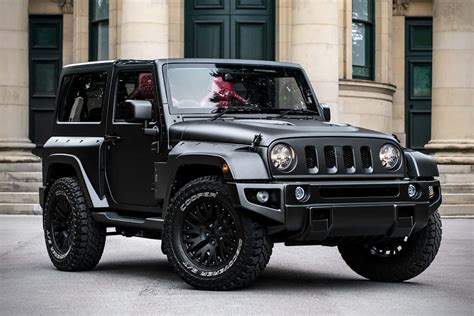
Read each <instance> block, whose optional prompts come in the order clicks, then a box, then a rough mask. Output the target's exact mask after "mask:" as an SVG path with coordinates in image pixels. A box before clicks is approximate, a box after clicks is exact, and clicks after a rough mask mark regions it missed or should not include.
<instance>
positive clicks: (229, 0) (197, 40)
mask: <svg viewBox="0 0 474 316" xmlns="http://www.w3.org/2000/svg"><path fill="white" fill-rule="evenodd" d="M185 14H186V20H185V57H193V58H245V59H263V60H274V59H275V9H274V1H272V0H220V1H218V0H217V1H216V0H186V13H185Z"/></svg>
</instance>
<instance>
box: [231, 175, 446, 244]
mask: <svg viewBox="0 0 474 316" xmlns="http://www.w3.org/2000/svg"><path fill="white" fill-rule="evenodd" d="M410 184H413V185H415V186H416V188H417V190H418V195H417V196H416V198H410V197H409V195H408V186H409V185H410ZM231 185H232V187H233V188H234V190H235V193H236V195H237V199H236V206H237V207H241V208H244V209H246V210H248V211H251V212H253V213H257V214H259V215H261V216H264V217H266V218H269V219H271V220H273V221H274V222H275V223H277V224H276V225H275V226H273V227H272V229H271V233H272V232H275V234H276V235H277V236H279V238H281V239H282V240H281V241H286V242H288V243H290V244H291V243H294V244H298V243H301V244H304V243H308V242H309V243H310V242H313V241H314V242H322V241H325V240H330V239H336V238H340V237H357V236H386V237H398V236H408V235H410V234H411V233H412V232H416V231H418V230H420V229H422V228H423V227H425V226H426V224H427V222H428V218H429V216H430V215H431V214H432V213H433V212H434V211H436V210H437V209H438V207H439V205H440V204H441V189H440V186H439V181H437V180H426V181H425V180H408V179H406V180H390V181H320V182H288V183H278V182H272V183H232V184H231ZM298 186H300V187H302V188H304V189H305V191H306V192H307V197H306V198H305V199H304V201H303V202H299V201H297V200H296V198H295V188H296V187H298ZM262 190H266V191H268V192H270V196H273V197H274V198H273V203H270V202H268V203H259V202H258V201H257V200H256V199H255V198H253V197H252V195H253V194H255V192H258V191H262ZM276 201H277V202H278V203H276Z"/></svg>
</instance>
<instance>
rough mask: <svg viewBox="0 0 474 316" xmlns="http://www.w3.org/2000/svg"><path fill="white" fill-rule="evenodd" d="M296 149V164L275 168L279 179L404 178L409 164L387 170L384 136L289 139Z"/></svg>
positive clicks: (386, 141) (387, 141) (273, 172)
mask: <svg viewBox="0 0 474 316" xmlns="http://www.w3.org/2000/svg"><path fill="white" fill-rule="evenodd" d="M286 142H287V143H288V144H289V145H291V146H292V147H293V148H294V149H295V152H296V157H297V159H296V164H295V166H294V168H293V169H291V170H290V171H280V170H278V169H276V168H272V174H273V176H274V177H275V178H281V179H283V178H285V179H289V178H294V179H298V177H299V179H306V178H336V177H337V176H343V177H344V178H346V179H348V178H366V177H370V178H373V179H375V178H379V179H380V178H403V177H404V176H405V166H404V164H403V160H402V166H401V167H400V168H399V169H397V170H387V169H385V168H384V167H383V166H382V164H381V163H380V161H379V157H378V152H379V150H380V148H381V147H382V146H383V145H384V144H386V143H392V144H394V145H395V146H397V144H396V143H395V142H391V141H390V140H387V139H384V138H380V139H378V138H362V137H318V138H310V137H307V138H306V137H302V138H298V139H287V140H286Z"/></svg>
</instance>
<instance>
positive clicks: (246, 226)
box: [162, 176, 273, 290]
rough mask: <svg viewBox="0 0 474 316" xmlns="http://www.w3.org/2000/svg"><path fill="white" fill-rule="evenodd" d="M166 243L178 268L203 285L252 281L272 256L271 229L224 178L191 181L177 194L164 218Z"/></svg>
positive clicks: (187, 278)
mask: <svg viewBox="0 0 474 316" xmlns="http://www.w3.org/2000/svg"><path fill="white" fill-rule="evenodd" d="M162 243H163V244H162V249H163V251H164V253H165V254H166V255H167V257H168V261H169V263H170V264H171V266H172V267H173V269H174V270H175V271H176V273H177V274H178V275H179V276H180V277H181V278H182V279H183V280H184V281H185V282H187V283H188V284H190V285H192V286H194V287H195V288H197V289H202V290H232V289H237V288H242V287H245V286H247V285H249V284H251V283H252V282H253V281H254V280H255V279H257V277H258V276H259V275H261V274H262V273H263V270H264V269H265V266H266V265H267V263H268V261H269V260H270V256H271V253H272V247H273V243H272V241H271V239H270V238H269V237H268V235H267V232H266V229H265V228H264V227H263V226H262V225H261V224H260V223H258V222H257V221H255V220H254V219H252V218H250V217H249V216H248V215H247V214H245V213H244V212H242V211H241V210H239V209H237V208H235V207H234V204H233V200H232V198H231V194H230V192H229V188H228V185H227V184H226V183H225V182H224V181H223V179H222V178H220V177H216V176H207V177H202V178H198V179H195V180H192V181H190V182H189V183H187V184H185V185H184V186H183V187H181V188H180V189H179V190H178V192H177V193H176V194H175V195H174V197H173V200H172V202H171V205H170V206H169V207H168V209H167V213H166V215H165V222H164V232H163V241H162Z"/></svg>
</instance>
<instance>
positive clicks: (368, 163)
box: [360, 146, 373, 173]
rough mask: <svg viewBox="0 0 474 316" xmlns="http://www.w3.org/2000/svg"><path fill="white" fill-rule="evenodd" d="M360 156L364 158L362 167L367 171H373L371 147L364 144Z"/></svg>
mask: <svg viewBox="0 0 474 316" xmlns="http://www.w3.org/2000/svg"><path fill="white" fill-rule="evenodd" d="M360 157H361V160H362V168H363V169H364V171H365V172H367V173H371V172H372V170H373V168H372V154H371V152H370V148H369V147H367V146H362V147H361V148H360Z"/></svg>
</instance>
